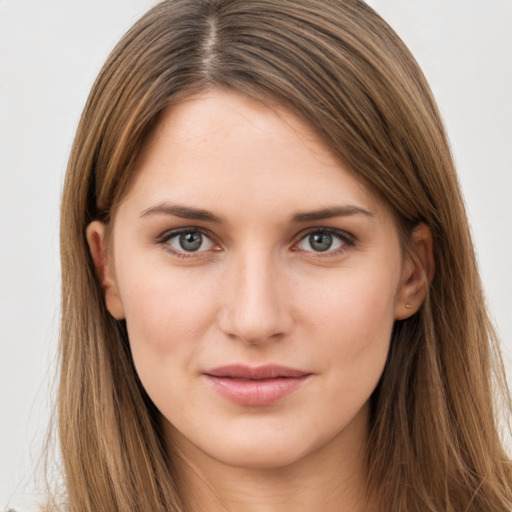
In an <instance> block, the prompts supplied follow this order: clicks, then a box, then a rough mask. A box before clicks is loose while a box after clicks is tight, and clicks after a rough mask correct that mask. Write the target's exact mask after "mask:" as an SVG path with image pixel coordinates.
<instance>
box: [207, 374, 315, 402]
mask: <svg viewBox="0 0 512 512" xmlns="http://www.w3.org/2000/svg"><path fill="white" fill-rule="evenodd" d="M205 377H206V379H207V380H208V381H209V382H210V383H211V384H212V385H213V387H214V388H215V389H216V390H217V391H218V392H219V393H220V394H221V395H222V396H224V397H226V398H228V399H229V400H231V401H232V402H234V403H236V404H238V405H243V406H248V407H262V406H265V405H272V404H274V403H276V402H279V401H280V400H282V399H283V398H285V397H286V396H288V395H290V394H291V393H293V392H294V391H295V390H297V389H298V388H299V387H300V386H301V384H302V383H303V382H304V381H305V380H306V379H307V378H308V377H309V375H304V376H303V377H278V378H275V379H261V380H256V379H247V380H246V379H238V378H229V377H214V376H212V375H205Z"/></svg>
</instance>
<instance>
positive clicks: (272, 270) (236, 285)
mask: <svg viewBox="0 0 512 512" xmlns="http://www.w3.org/2000/svg"><path fill="white" fill-rule="evenodd" d="M248 249H249V248H248ZM232 263H233V264H232V265H231V268H230V270H229V272H230V276H229V279H228V280H229V289H228V290H227V293H226V297H225V306H224V311H223V312H222V329H223V330H224V331H225V332H226V333H227V334H229V335H230V336H232V337H236V338H239V339H242V340H244V341H245V342H247V343H253V344H254V343H260V342H264V341H267V340H270V339H277V338H278V337H281V336H282V335H284V334H285V333H286V332H287V331H288V330H289V328H290V324H291V316H290V312H289V309H288V306H287V304H286V300H285V295H284V294H283V293H282V289H280V285H282V281H283V279H284V276H283V274H282V272H280V271H279V262H278V261H277V259H276V257H275V256H274V255H273V254H272V253H271V252H270V251H265V250H262V249H259V250H255V249H254V248H252V249H249V250H245V251H243V252H241V253H240V254H238V255H237V256H234V257H233V262H232Z"/></svg>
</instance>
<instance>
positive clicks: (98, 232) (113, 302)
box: [86, 220, 124, 320]
mask: <svg viewBox="0 0 512 512" xmlns="http://www.w3.org/2000/svg"><path fill="white" fill-rule="evenodd" d="M105 232H106V225H105V224H104V223H103V222H100V221H98V220H95V221H93V222H91V223H90V224H89V225H88V226H87V229H86V238H87V243H88V244H89V251H90V253H91V256H92V260H93V262H94V267H95V268H96V274H97V276H98V280H99V283H100V285H101V287H102V288H103V291H104V294H105V304H106V306H107V309H108V311H109V313H110V314H111V315H112V316H113V317H114V318H116V319H117V320H121V319H123V318H124V308H123V303H122V301H121V296H120V294H119V289H118V287H117V281H116V278H115V273H114V271H113V268H112V267H111V265H110V263H109V258H108V254H107V248H106V240H105Z"/></svg>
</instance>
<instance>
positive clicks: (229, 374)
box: [204, 364, 310, 380]
mask: <svg viewBox="0 0 512 512" xmlns="http://www.w3.org/2000/svg"><path fill="white" fill-rule="evenodd" d="M204 373H205V375H209V376H211V377H224V378H230V379H252V380H264V379H278V378H300V377H305V376H307V375H310V372H304V371H302V370H297V369H295V368H288V367H286V366H279V365H275V364H269V365H265V366H256V367H251V366H245V365H238V364H235V365H229V366H221V367H220V368H215V369H213V370H208V371H206V372H204Z"/></svg>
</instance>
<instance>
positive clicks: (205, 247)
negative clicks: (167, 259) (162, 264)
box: [160, 229, 216, 255]
mask: <svg viewBox="0 0 512 512" xmlns="http://www.w3.org/2000/svg"><path fill="white" fill-rule="evenodd" d="M160 242H161V243H163V244H165V245H166V246H167V247H168V248H169V249H171V250H172V252H175V253H178V254H183V255H184V253H197V252H204V251H209V250H212V249H214V248H215V247H216V245H215V244H214V243H213V241H212V240H211V239H210V238H208V237H207V236H206V235H205V234H204V233H202V232H201V231H199V230H197V229H187V230H180V231H178V232H177V231H171V232H170V233H167V234H166V235H165V236H163V237H162V238H161V240H160Z"/></svg>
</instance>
